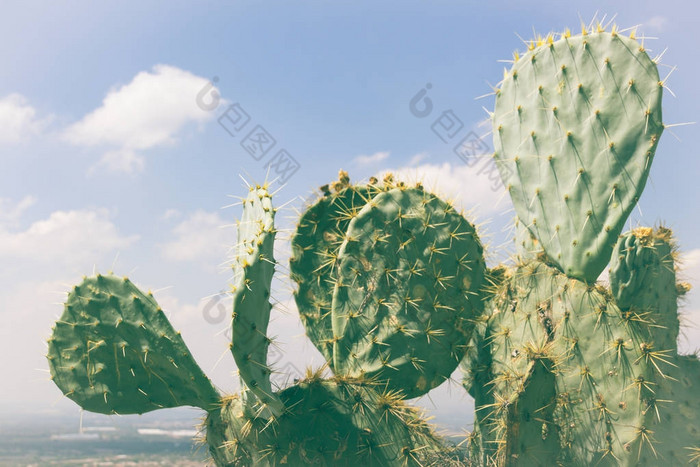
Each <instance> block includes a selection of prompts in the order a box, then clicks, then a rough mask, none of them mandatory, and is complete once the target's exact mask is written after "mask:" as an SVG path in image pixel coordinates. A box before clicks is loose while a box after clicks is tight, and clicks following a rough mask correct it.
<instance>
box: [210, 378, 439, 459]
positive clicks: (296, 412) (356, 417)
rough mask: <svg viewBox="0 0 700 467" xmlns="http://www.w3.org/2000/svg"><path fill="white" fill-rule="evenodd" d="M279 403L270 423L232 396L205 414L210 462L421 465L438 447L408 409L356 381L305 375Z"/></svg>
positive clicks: (430, 434) (418, 418)
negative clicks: (278, 412) (282, 408)
mask: <svg viewBox="0 0 700 467" xmlns="http://www.w3.org/2000/svg"><path fill="white" fill-rule="evenodd" d="M280 398H281V400H282V401H283V402H284V404H285V406H286V407H288V410H287V411H285V412H284V414H282V415H281V416H279V417H277V418H274V419H271V420H266V419H262V418H259V417H256V416H255V408H252V410H249V409H246V408H245V407H244V406H243V405H242V404H241V402H240V400H239V399H238V398H237V397H231V398H225V399H224V401H223V406H222V407H221V409H220V410H217V411H213V412H210V414H209V416H208V418H207V421H206V425H207V442H208V443H209V446H210V450H211V454H212V456H213V457H214V459H215V461H216V462H217V464H218V465H240V466H249V465H255V466H276V465H290V466H297V465H298V466H302V465H328V466H331V465H332V466H347V467H351V466H357V465H367V466H399V465H400V466H422V465H428V463H427V462H424V461H423V460H424V459H425V458H427V457H430V456H431V454H433V455H434V454H435V453H441V452H444V451H445V450H446V447H445V446H444V445H443V444H442V443H441V442H440V441H439V440H438V439H437V438H436V436H435V434H434V433H433V432H432V430H431V428H430V426H429V425H428V424H427V423H426V422H425V421H424V420H423V419H422V418H421V417H420V414H419V413H418V412H417V411H416V410H415V409H412V408H410V407H408V406H406V405H405V404H404V403H403V402H402V401H401V400H400V398H398V397H396V395H392V394H391V393H382V392H379V391H378V390H377V389H375V388H374V387H372V386H371V385H368V384H366V383H363V382H360V381H357V380H353V379H349V378H333V379H330V380H323V379H320V378H319V377H318V376H314V375H309V377H307V378H306V379H304V380H302V381H300V382H298V383H297V384H296V385H294V386H292V387H290V388H287V389H285V390H284V391H282V392H281V393H280Z"/></svg>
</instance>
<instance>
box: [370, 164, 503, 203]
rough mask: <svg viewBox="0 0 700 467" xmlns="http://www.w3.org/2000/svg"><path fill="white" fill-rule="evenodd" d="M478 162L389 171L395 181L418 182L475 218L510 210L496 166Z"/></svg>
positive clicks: (431, 165) (424, 165) (421, 166)
mask: <svg viewBox="0 0 700 467" xmlns="http://www.w3.org/2000/svg"><path fill="white" fill-rule="evenodd" d="M481 160H482V162H480V163H477V164H475V165H474V166H473V167H469V166H467V165H463V164H458V165H453V164H451V163H449V162H445V163H443V164H423V165H418V166H416V167H403V168H399V169H395V170H388V172H392V173H393V174H394V175H395V176H396V178H397V179H398V180H403V181H406V182H412V181H421V182H422V183H423V185H424V186H425V187H426V189H428V190H430V191H432V192H434V193H435V194H437V195H440V196H441V197H443V198H450V199H454V200H455V202H456V204H457V205H458V206H459V207H461V208H462V209H464V210H466V211H470V212H473V213H474V214H476V215H477V216H486V215H491V214H496V213H502V212H504V211H507V210H509V209H511V208H512V204H511V202H510V198H509V197H508V196H505V190H504V188H503V185H502V184H501V181H500V176H499V175H498V170H497V169H496V167H495V165H494V164H493V162H492V161H491V159H490V158H483V159H481ZM383 173H385V172H383ZM382 176H383V175H381V176H380V177H382Z"/></svg>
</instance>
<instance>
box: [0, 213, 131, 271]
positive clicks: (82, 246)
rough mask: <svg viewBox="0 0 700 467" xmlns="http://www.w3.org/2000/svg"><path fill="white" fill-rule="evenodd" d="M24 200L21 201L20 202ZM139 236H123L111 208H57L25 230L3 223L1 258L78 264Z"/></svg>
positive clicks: (117, 247)
mask: <svg viewBox="0 0 700 467" xmlns="http://www.w3.org/2000/svg"><path fill="white" fill-rule="evenodd" d="M20 204H21V203H20ZM137 238H138V237H137V236H136V235H132V236H122V235H121V234H120V233H119V232H118V231H117V228H116V226H115V225H114V224H113V223H112V222H111V221H110V220H109V215H108V212H107V210H105V209H98V210H79V211H55V212H53V213H51V215H50V216H49V217H48V218H47V219H43V220H40V221H37V222H34V223H33V224H31V225H30V226H29V228H27V229H26V230H24V231H19V232H13V231H11V230H7V229H6V228H5V227H3V226H0V258H6V259H24V260H31V261H39V262H42V263H51V264H56V263H61V264H70V265H77V264H81V263H86V262H90V263H91V262H93V261H94V260H95V259H96V258H99V257H101V256H102V255H104V254H105V253H107V252H112V251H114V250H115V249H119V248H126V247H127V246H129V245H131V244H132V243H133V242H135V241H136V239H137Z"/></svg>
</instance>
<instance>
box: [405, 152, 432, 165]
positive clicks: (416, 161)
mask: <svg viewBox="0 0 700 467" xmlns="http://www.w3.org/2000/svg"><path fill="white" fill-rule="evenodd" d="M428 157H429V156H428V153H427V152H420V153H418V154H416V155H414V156H413V157H411V160H409V161H408V165H409V166H410V167H413V166H415V165H418V164H419V163H420V162H421V161H422V160H425V159H427V158H428Z"/></svg>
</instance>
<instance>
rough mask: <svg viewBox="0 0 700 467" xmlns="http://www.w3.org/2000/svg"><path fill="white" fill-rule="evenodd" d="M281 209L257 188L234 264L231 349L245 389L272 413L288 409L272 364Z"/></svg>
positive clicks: (246, 208) (242, 222)
mask: <svg viewBox="0 0 700 467" xmlns="http://www.w3.org/2000/svg"><path fill="white" fill-rule="evenodd" d="M274 217H275V210H274V208H273V207H272V199H271V197H270V195H269V193H268V192H267V189H266V187H261V186H251V187H250V192H249V193H248V197H247V198H245V199H244V200H243V216H242V218H241V220H240V222H239V223H238V244H237V248H236V257H235V260H234V264H233V270H234V275H235V285H234V286H233V322H232V330H233V339H232V343H231V351H232V353H233V358H234V359H235V361H236V365H237V366H238V371H239V373H240V375H241V379H242V380H243V383H244V384H245V388H244V390H246V391H248V390H249V391H250V392H252V393H253V395H255V397H257V398H258V399H259V400H260V401H261V402H263V403H264V404H266V405H267V406H268V407H269V409H270V410H271V411H272V413H275V414H279V413H281V411H282V409H283V407H282V403H281V402H280V401H279V398H278V397H277V396H276V395H275V394H274V393H273V391H272V385H271V383H270V372H271V369H270V368H269V367H268V365H267V349H268V347H269V345H270V339H269V338H268V336H267V326H268V324H269V321H270V309H271V308H272V305H271V304H270V287H271V283H272V275H273V274H274V272H275V258H274V255H273V250H274V244H275V226H274Z"/></svg>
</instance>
